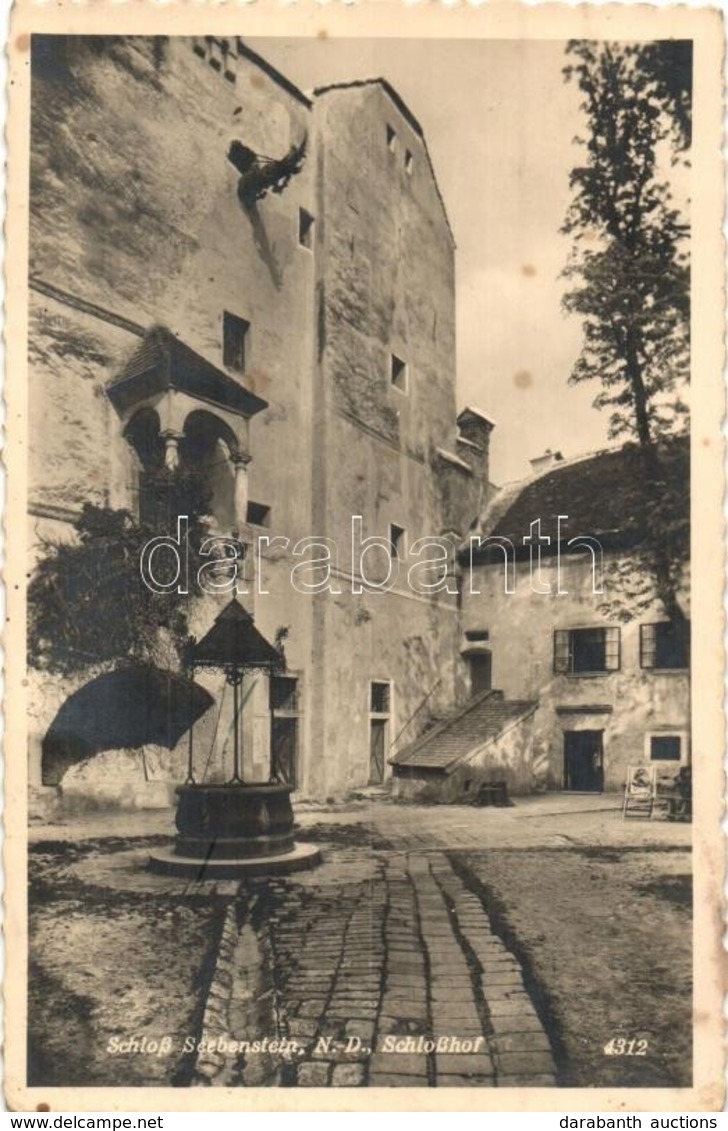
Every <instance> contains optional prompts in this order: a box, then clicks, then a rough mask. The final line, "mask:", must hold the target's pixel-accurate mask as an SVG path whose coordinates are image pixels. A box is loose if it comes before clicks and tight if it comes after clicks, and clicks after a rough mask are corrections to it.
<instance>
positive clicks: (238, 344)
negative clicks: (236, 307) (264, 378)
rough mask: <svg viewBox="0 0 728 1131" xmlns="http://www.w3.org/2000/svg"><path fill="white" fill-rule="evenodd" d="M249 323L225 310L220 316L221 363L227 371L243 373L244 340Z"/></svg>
mask: <svg viewBox="0 0 728 1131" xmlns="http://www.w3.org/2000/svg"><path fill="white" fill-rule="evenodd" d="M249 329H250V323H249V322H246V321H245V319H244V318H238V316H237V315H236V314H229V313H228V311H227V310H226V311H225V312H224V313H223V316H222V362H223V365H226V366H227V367H228V369H236V370H237V371H238V373H244V372H245V339H246V336H247V333H248V330H249Z"/></svg>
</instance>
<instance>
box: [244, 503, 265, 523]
mask: <svg viewBox="0 0 728 1131" xmlns="http://www.w3.org/2000/svg"><path fill="white" fill-rule="evenodd" d="M247 519H248V522H249V523H250V524H251V526H270V507H267V506H266V505H265V503H253V502H249V503H248V514H247Z"/></svg>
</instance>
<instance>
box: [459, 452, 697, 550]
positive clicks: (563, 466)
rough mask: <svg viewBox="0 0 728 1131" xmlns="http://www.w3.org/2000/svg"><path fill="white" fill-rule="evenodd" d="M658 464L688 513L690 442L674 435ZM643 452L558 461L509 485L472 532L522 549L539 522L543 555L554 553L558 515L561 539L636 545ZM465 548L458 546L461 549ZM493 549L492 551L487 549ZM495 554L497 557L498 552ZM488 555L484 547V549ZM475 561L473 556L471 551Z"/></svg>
mask: <svg viewBox="0 0 728 1131" xmlns="http://www.w3.org/2000/svg"><path fill="white" fill-rule="evenodd" d="M661 454H662V460H661V462H662V467H663V470H664V472H665V477H666V480H667V481H668V483H669V487H670V490H671V492H672V493H673V494H674V496H675V498H676V499H677V500H678V501H679V506H680V508H681V511H682V513H680V514H677V515H676V516H675V517H676V518H677V519H678V520H681V521H682V520H684V521H685V522H686V523H687V522H688V520H689V514H690V440H689V437H688V436H679V437H675V438H674V439H672V440H670V441H669V442H667V443H666V444H665V445H664V447H663V449H662V453H661ZM643 485H644V470H643V466H642V455H641V452H640V450H639V448H638V447H637V445H636V444H626V445H625V446H624V447H621V448H611V449H607V450H605V451H601V452H596V453H595V454H593V455H590V456H586V457H582V458H580V459H574V460H568V461H564V462H563V463H558V464H556V465H555V466H552V467H550V468H549V469H548V470H546V471H543V472H541V473H539V474H537V475H535V476H533V477H531V478H530V479H526V480H524V481H523V482H521V483H516V484H509V485H508V486H507V487H504V488H503V490H502V491H501V492H500V493H499V494H498V495H497V496H496V497H495V499H494V500H493V502H492V503H491V504H490V506H489V507H488V508H487V509H486V511H485V512H484V513H483V514H482V516H481V518H480V519H479V521H478V523H477V525H476V527H475V528H474V531H473V533H478V534H480V535H481V536H482V537H487V536H497V537H502V538H508V539H510V540H511V542H513V544H514V546H515V547H516V552H517V553H518V552H519V551H520V552H522V551H523V549H524V547H523V538H524V536H525V535H528V534H529V531H530V526H531V523H532V522H534V521H535V520H536V519H540V520H541V534H542V535H546V536H548V537H549V538H551V546H550V547H548V548H546V547H544V549H543V551H542V552H543V553H544V554H548V553H549V552H553V553H555V552H556V539H557V516H558V515H568V522H563V523H562V528H561V538H562V543H563V544H564V545H565V542H566V541H568V539H569V538H575V537H577V536H584V537H586V536H591V537H595V538H598V539H599V540H600V541H601V543H602V545H604V546H614V547H621V546H625V547H626V546H635V545H638V544H639V543H640V542H641V541H642V539H643V538H644V519H643V510H644V507H645V502H646V499H645V492H644V486H643ZM466 550H467V546H466V547H463V551H461V553H462V552H465V551H466ZM491 552H492V551H491ZM496 552H497V553H498V555H499V556H498V561H499V562H500V561H502V554H501V553H500V551H496ZM486 554H487V550H486ZM474 560H478V554H477V553H476V554H475V555H474Z"/></svg>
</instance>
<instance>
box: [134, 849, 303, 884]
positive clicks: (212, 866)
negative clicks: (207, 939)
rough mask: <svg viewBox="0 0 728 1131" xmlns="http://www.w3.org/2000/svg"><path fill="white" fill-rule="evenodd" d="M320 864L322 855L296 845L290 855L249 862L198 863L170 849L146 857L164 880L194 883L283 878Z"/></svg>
mask: <svg viewBox="0 0 728 1131" xmlns="http://www.w3.org/2000/svg"><path fill="white" fill-rule="evenodd" d="M320 863H321V852H320V850H319V849H318V848H316V846H315V845H313V844H296V845H294V847H293V849H292V851H290V852H283V853H280V854H279V855H277V856H251V857H249V858H248V859H228V860H224V859H221V858H219V857H215V858H214V859H210V860H200V859H199V858H197V857H194V856H180V855H179V854H178V853H177V852H175V851H173V850H172V849H171V848H169V849H157V850H155V851H154V852H151V853H150V854H149V868H150V870H151V871H152V872H156V873H157V874H158V875H164V876H182V877H184V878H185V879H192V880H197V881H198V882H199V881H201V880H243V879H247V878H248V877H252V876H282V875H287V874H290V873H291V872H303V871H305V870H306V869H307V868H315V867H316V865H317V864H320Z"/></svg>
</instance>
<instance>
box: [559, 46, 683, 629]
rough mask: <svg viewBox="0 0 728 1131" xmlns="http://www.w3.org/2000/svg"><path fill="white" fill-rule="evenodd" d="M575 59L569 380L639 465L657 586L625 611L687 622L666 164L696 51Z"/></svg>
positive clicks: (568, 230)
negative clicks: (586, 392) (579, 333)
mask: <svg viewBox="0 0 728 1131" xmlns="http://www.w3.org/2000/svg"><path fill="white" fill-rule="evenodd" d="M567 53H568V55H569V57H570V62H569V64H568V65H567V67H566V68H565V70H564V75H565V77H566V79H567V81H573V82H576V84H577V86H578V88H579V90H580V92H581V94H582V102H581V109H582V112H583V113H584V115H585V116H586V122H587V131H586V135H585V136H584V137H580V138H577V139H576V140H577V142H578V143H579V144H581V145H582V146H584V147H585V159H584V161H583V162H582V163H580V164H579V165H577V166H576V167H575V168H574V169H573V170H572V171H571V175H570V182H569V183H570V187H571V189H572V194H573V195H572V200H571V204H570V206H569V209H568V212H567V216H566V220H565V223H564V225H563V228H562V231H563V232H564V233H565V234H567V235H570V236H572V237H573V252H572V254H571V257H570V260H569V262H568V264H567V267H566V269H565V271H564V275H565V276H566V278H567V279H568V280H569V282H570V283H571V289H570V290H569V292H568V293H567V294H566V296H565V298H564V300H563V305H564V308H565V310H566V311H567V312H569V313H573V314H577V315H579V316H580V317H581V319H582V324H583V331H584V342H583V348H582V352H581V354H580V356H579V358H578V359H577V361H576V364H575V366H574V369H573V371H572V373H571V376H570V382H571V383H574V384H578V383H581V382H584V381H593V382H597V383H598V384H599V385H600V386H601V392H599V394H598V395H597V397H596V399H595V401H594V405H595V407H597V408H599V409H608V410H609V411H610V412H611V416H610V424H609V434H610V436H611V437H612V438H620V437H623V438H625V439H627V440H631V441H632V442H636V444H637V445H638V447H639V451H640V453H641V456H642V463H643V467H644V504H643V514H642V516H641V519H642V525H643V527H644V532H645V538H644V544H643V549H642V553H643V558H644V561H645V564H646V565H647V566H648V571H647V572H648V574H649V577H642V578H639V577H635V576H632V577H631V578H629V579H627V578H626V577H623V578H622V583H623V584H622V588H623V590H625V587H626V589H627V590H629V592H628V593H626V594H625V595H626V596H628V598H629V599H628V600H627V601H625V602H623V603H622V605H623V607H622V612H624V611H625V609H627V608H628V607H630V606H631V608H632V609H636V610H639V609H640V608H643V607H646V606H647V605H648V604H649V603H650V602H651V600H652V591H654V592H656V595H657V596H658V597H659V599H660V600H661V601H662V604H663V606H664V607H665V610H666V612H667V613H668V615H669V616H670V618H671V619H674V620H675V621H676V622H679V621H681V619H682V613H681V610H680V607H679V604H678V600H677V594H678V590H679V587H680V583H681V579H682V575H683V569H684V565H685V561H686V558H687V552H688V548H689V537H688V534H687V528H686V516H685V514H684V507H681V506H680V499H679V498H678V497H677V495H676V492H677V493H680V492H682V494H683V497H684V492H685V489H686V488H685V484H684V482H682V481H681V478H680V476H676V475H674V474H671V463H670V459H669V457H668V456H667V455H666V453H668V452H669V451H670V450H671V448H672V445H671V444H670V442H669V441H670V438H671V437H674V436H675V434H676V433H680V432H681V431H682V432H684V431H685V429H686V428H687V405H686V403H685V397H684V393H685V389H686V387H687V384H688V381H689V365H690V266H689V258H688V235H689V227H688V224H687V223H686V221H685V218H684V217H683V215H682V214H681V211H680V209H679V208H678V207H676V206H675V204H674V201H673V194H672V192H671V188H670V184H669V182H668V180H667V179H666V173H665V167H666V166H668V167H669V165H670V162H672V165H673V166H674V165H675V164H678V163H680V162H681V161H682V162H685V163H686V162H687V154H688V151H689V150H688V147H689V140H690V90H691V82H690V63H691V55H690V44H689V43H679V44H675V43H667V42H666V43H650V44H634V45H632V44H614V43H607V42H589V41H575V42H572V43H570V44H569V45H568V48H567ZM622 572H624V571H622Z"/></svg>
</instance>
